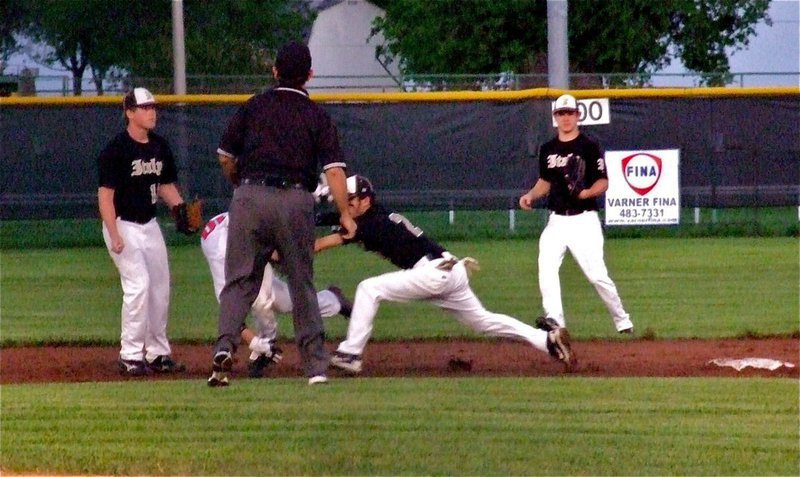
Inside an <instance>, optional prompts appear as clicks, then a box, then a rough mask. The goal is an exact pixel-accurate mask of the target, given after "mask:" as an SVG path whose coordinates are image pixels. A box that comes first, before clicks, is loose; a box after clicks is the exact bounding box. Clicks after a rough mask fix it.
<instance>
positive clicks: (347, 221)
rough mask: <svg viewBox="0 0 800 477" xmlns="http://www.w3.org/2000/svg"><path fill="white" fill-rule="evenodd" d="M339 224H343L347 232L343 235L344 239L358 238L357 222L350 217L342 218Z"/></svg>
mask: <svg viewBox="0 0 800 477" xmlns="http://www.w3.org/2000/svg"><path fill="white" fill-rule="evenodd" d="M339 223H340V224H342V229H344V230H345V231H346V233H343V234H342V238H345V239H351V238H353V237H355V236H356V228H357V226H356V222H355V221H354V220H353V218H352V217H350V216H342V217H339Z"/></svg>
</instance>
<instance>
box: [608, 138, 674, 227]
mask: <svg viewBox="0 0 800 477" xmlns="http://www.w3.org/2000/svg"><path fill="white" fill-rule="evenodd" d="M679 163H680V153H679V151H678V150H677V149H662V150H654V151H607V152H606V169H607V172H608V190H607V191H606V214H605V215H606V225H665V224H678V223H680V209H681V207H680V205H681V204H680V198H681V194H680V185H679V179H680V175H679Z"/></svg>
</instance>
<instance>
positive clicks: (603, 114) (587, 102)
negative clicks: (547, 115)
mask: <svg viewBox="0 0 800 477" xmlns="http://www.w3.org/2000/svg"><path fill="white" fill-rule="evenodd" d="M554 109H556V103H555V101H553V102H552V103H550V110H551V111H552V110H554ZM609 123H611V113H610V112H609V110H608V98H599V99H579V100H578V125H579V126H593V125H596V124H609ZM553 127H556V118H555V117H553Z"/></svg>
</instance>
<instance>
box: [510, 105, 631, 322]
mask: <svg viewBox="0 0 800 477" xmlns="http://www.w3.org/2000/svg"><path fill="white" fill-rule="evenodd" d="M553 116H554V117H555V120H556V124H557V127H558V135H557V136H556V137H554V138H553V139H551V140H550V141H548V142H546V143H544V144H543V145H542V147H541V149H540V150H539V174H540V178H539V179H538V180H537V181H536V184H534V186H533V187H532V188H531V190H529V191H528V192H527V193H526V194H525V195H523V196H522V197H520V198H519V205H520V207H521V208H522V209H525V210H530V209H531V208H532V207H533V204H534V203H535V202H536V201H537V200H539V199H541V198H543V197H545V196H546V197H547V208H548V209H550V211H551V212H550V218H549V219H548V221H547V226H546V227H545V229H544V231H542V236H541V237H540V239H539V289H540V291H541V293H542V306H543V308H544V311H545V317H546V318H549V319H552V320H555V321H556V322H557V323H558V324H559V325H560V326H564V325H565V320H564V307H563V305H562V303H561V284H560V281H559V278H558V270H559V268H561V262H562V261H563V260H564V255H565V254H566V253H567V249H569V251H570V253H572V256H573V257H574V258H575V261H576V262H577V263H578V266H580V267H581V270H583V273H584V274H585V275H586V278H588V279H589V282H591V284H592V285H593V286H594V288H595V290H597V293H598V294H599V295H600V298H602V299H603V303H605V305H606V308H607V309H608V311H609V313H611V317H612V318H613V320H614V326H615V327H616V329H617V331H618V332H620V333H632V332H633V323H632V322H631V319H630V316H629V315H628V313H627V312H626V311H625V309H624V308H623V306H622V301H621V300H620V298H619V294H618V293H617V287H616V285H615V284H614V282H613V281H612V280H611V277H609V275H608V270H607V269H606V264H605V261H604V260H603V230H602V228H601V227H600V219H599V218H598V215H597V202H596V199H597V198H598V197H600V196H601V195H602V194H603V193H605V191H606V189H608V175H607V173H606V165H605V157H604V153H603V151H602V149H601V147H600V145H599V144H598V143H597V141H595V140H593V139H591V138H589V137H588V136H586V135H584V134H583V133H581V132H580V130H579V128H578V103H577V101H576V100H575V98H574V97H573V96H571V95H569V94H565V95H562V96H560V97H559V98H558V99H556V104H555V108H554V109H553ZM571 160H579V161H584V166H585V171H586V172H585V175H584V177H583V186H584V187H583V188H582V189H581V190H572V191H570V190H569V185H568V184H567V181H566V180H565V168H566V166H567V163H568V162H569V161H571ZM544 328H545V329H547V326H545V327H544Z"/></svg>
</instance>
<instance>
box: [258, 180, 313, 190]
mask: <svg viewBox="0 0 800 477" xmlns="http://www.w3.org/2000/svg"><path fill="white" fill-rule="evenodd" d="M242 184H244V185H257V186H264V187H277V188H278V189H304V190H305V189H306V186H305V185H303V183H302V182H297V181H293V180H291V179H286V178H284V177H267V178H264V179H242Z"/></svg>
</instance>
